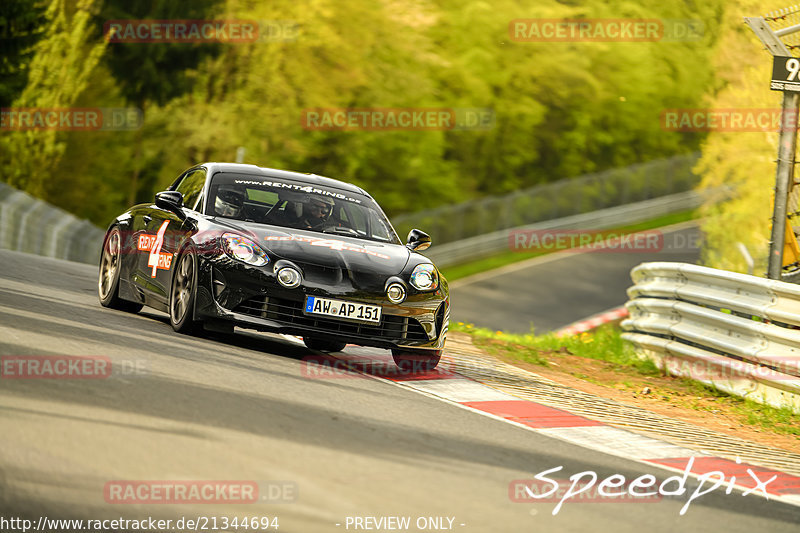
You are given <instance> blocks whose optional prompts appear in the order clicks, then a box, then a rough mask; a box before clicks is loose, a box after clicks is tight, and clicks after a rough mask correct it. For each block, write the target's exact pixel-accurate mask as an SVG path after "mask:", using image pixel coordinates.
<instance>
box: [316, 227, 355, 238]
mask: <svg viewBox="0 0 800 533" xmlns="http://www.w3.org/2000/svg"><path fill="white" fill-rule="evenodd" d="M322 233H341V234H344V235H355V236H356V237H361V234H360V233H359V232H358V231H356V230H354V229H353V228H345V227H341V226H331V227H330V228H325V229H324V230H322Z"/></svg>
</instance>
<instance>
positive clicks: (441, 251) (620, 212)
mask: <svg viewBox="0 0 800 533" xmlns="http://www.w3.org/2000/svg"><path fill="white" fill-rule="evenodd" d="M703 201H704V196H703V195H701V194H699V193H697V192H695V191H688V192H683V193H678V194H671V195H669V196H663V197H661V198H654V199H652V200H646V201H644V202H636V203H633V204H627V205H621V206H617V207H610V208H608V209H600V210H598V211H592V212H591V213H583V214H580V215H573V216H569V217H564V218H558V219H555V220H547V221H544V222H540V223H538V224H530V225H528V226H519V227H516V228H508V229H504V230H500V231H495V232H492V233H487V234H485V235H478V236H477V237H471V238H469V239H463V240H460V241H456V242H451V243H447V244H442V245H439V244H437V243H436V241H433V246H432V247H431V248H430V251H426V252H424V254H425V255H426V256H428V257H429V258H431V259H432V260H433V261H434V262H435V263H436V265H437V266H438V267H446V266H450V265H457V264H460V263H465V262H468V261H474V260H476V259H481V258H483V257H489V256H492V255H495V254H498V253H501V252H504V251H507V250H509V235H510V234H511V232H512V231H528V230H533V231H543V230H555V229H559V230H561V229H580V230H599V229H608V228H616V227H620V226H625V225H630V224H636V223H638V222H644V221H646V220H651V219H653V218H656V217H660V216H663V215H668V214H670V213H676V212H679V211H686V210H689V209H695V208H697V207H699V206H700V205H701V204H702V203H703Z"/></svg>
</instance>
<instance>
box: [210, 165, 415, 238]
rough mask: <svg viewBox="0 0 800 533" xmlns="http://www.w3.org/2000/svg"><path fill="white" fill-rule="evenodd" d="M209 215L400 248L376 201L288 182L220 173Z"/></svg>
mask: <svg viewBox="0 0 800 533" xmlns="http://www.w3.org/2000/svg"><path fill="white" fill-rule="evenodd" d="M206 205H207V208H206V214H208V215H213V216H218V217H224V218H231V219H234V220H242V221H246V222H256V223H260V224H270V225H273V226H280V227H284V228H295V229H303V230H308V231H316V232H319V233H326V234H336V235H345V236H349V237H356V238H360V239H367V240H371V241H380V242H387V243H392V244H401V242H400V239H398V237H397V234H396V233H395V232H394V230H393V229H392V226H391V225H390V224H389V221H388V220H387V219H386V216H385V215H384V214H383V212H382V211H381V209H380V207H378V205H377V204H376V203H375V201H374V200H372V199H371V198H369V197H367V196H363V195H361V194H358V193H353V192H350V191H343V190H341V189H332V188H328V187H325V186H320V185H309V184H307V183H303V182H298V181H291V180H287V179H284V178H273V177H267V176H255V175H245V174H233V173H217V174H215V175H214V176H213V177H212V178H211V187H210V190H209V194H208V202H207V204H206Z"/></svg>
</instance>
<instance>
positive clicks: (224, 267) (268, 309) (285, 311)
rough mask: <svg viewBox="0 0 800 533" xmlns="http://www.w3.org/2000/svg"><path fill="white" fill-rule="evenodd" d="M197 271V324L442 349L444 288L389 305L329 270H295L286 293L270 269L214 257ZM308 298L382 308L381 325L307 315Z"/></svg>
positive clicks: (445, 307) (445, 310)
mask: <svg viewBox="0 0 800 533" xmlns="http://www.w3.org/2000/svg"><path fill="white" fill-rule="evenodd" d="M198 267H199V268H198V287H197V296H196V300H195V318H196V319H197V320H203V321H209V320H211V321H224V322H232V323H233V325H236V326H239V327H243V328H249V329H256V330H261V331H270V332H276V333H284V334H289V335H298V336H311V337H318V338H325V339H331V340H336V341H341V342H347V343H351V344H359V345H363V346H374V347H380V348H389V349H391V348H413V349H424V350H441V349H442V348H443V347H444V341H445V336H446V333H447V325H448V321H449V315H450V309H449V298H448V297H447V289H446V286H445V287H440V288H439V289H438V290H436V291H432V292H428V293H417V294H410V295H409V297H408V299H407V300H406V301H405V302H403V303H401V304H392V303H390V302H389V301H388V299H387V298H386V296H385V294H383V293H382V292H378V291H376V290H374V288H373V290H364V289H359V288H357V287H355V286H354V283H353V279H352V278H353V276H347V275H346V274H342V273H341V272H338V273H337V272H335V271H334V270H333V269H327V270H329V272H320V271H317V272H314V271H312V270H313V269H312V268H310V267H306V268H303V266H299V268H300V269H301V271H303V274H304V280H303V283H301V285H300V286H299V287H296V288H294V289H287V288H285V287H283V286H282V285H280V284H279V283H278V282H277V280H276V279H275V276H274V274H273V273H272V268H271V267H272V265H267V266H266V267H252V266H249V265H246V264H244V263H241V262H238V261H234V260H231V259H229V258H227V257H225V256H215V257H203V258H201V260H200V261H199V262H198ZM307 274H308V275H307ZM309 295H312V296H319V297H324V298H333V299H339V300H347V301H351V302H359V303H367V304H371V305H377V306H380V307H381V320H380V323H367V322H356V321H352V320H343V319H337V318H330V317H326V316H319V315H310V314H308V313H306V312H305V311H304V304H305V298H306V296H309Z"/></svg>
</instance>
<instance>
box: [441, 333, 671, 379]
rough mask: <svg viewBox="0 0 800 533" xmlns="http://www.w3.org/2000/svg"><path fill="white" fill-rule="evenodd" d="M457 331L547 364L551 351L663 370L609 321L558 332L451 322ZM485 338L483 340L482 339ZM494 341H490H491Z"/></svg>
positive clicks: (494, 347)
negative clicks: (514, 330) (585, 329)
mask: <svg viewBox="0 0 800 533" xmlns="http://www.w3.org/2000/svg"><path fill="white" fill-rule="evenodd" d="M451 327H452V329H453V330H454V331H463V332H467V333H469V334H470V335H471V336H472V337H473V339H477V340H478V344H479V345H481V346H484V347H487V348H488V349H489V350H490V351H500V352H502V353H504V354H507V355H512V356H513V357H515V358H517V359H520V360H523V361H526V362H529V363H533V364H539V365H542V366H547V365H548V362H547V354H548V353H563V354H570V355H577V356H578V357H585V358H588V359H597V360H600V361H607V362H609V363H613V364H615V365H619V366H621V367H622V366H624V367H633V368H635V369H637V370H638V371H639V372H640V373H642V374H645V375H659V374H661V371H660V370H659V369H658V368H657V367H656V366H655V364H654V363H653V362H652V361H650V360H648V359H641V358H639V357H638V356H637V355H636V352H635V351H634V349H633V345H632V344H630V343H629V342H627V341H625V340H624V339H623V338H622V336H621V331H620V329H619V328H618V327H616V326H613V325H610V324H606V325H603V326H600V327H599V328H597V329H595V330H593V331H592V332H590V333H588V332H587V333H582V334H580V335H565V336H561V337H559V336H556V334H555V333H552V332H551V333H545V334H544V335H535V334H534V333H533V331H531V333H529V334H525V335H518V334H512V333H504V332H502V331H491V330H489V329H485V328H475V327H473V326H472V325H469V324H462V323H456V324H451ZM481 341H482V342H481ZM490 341H491V342H490Z"/></svg>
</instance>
